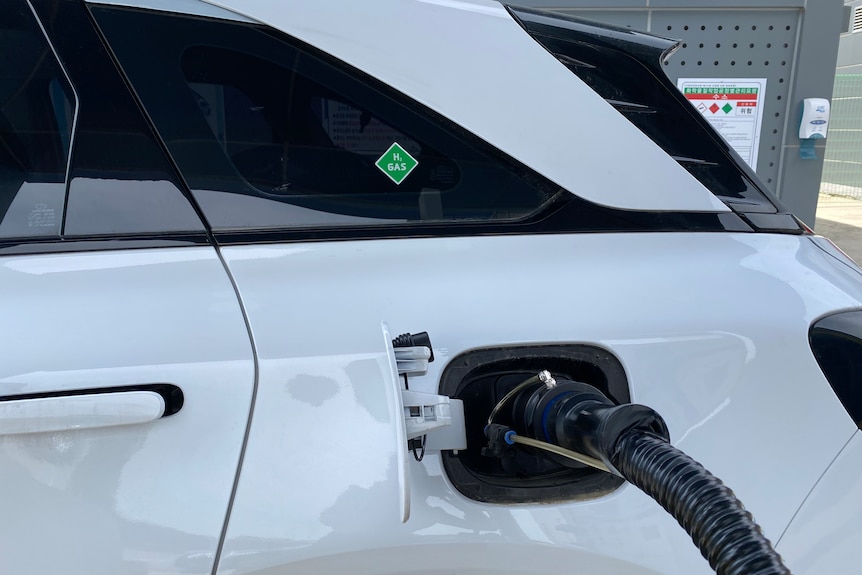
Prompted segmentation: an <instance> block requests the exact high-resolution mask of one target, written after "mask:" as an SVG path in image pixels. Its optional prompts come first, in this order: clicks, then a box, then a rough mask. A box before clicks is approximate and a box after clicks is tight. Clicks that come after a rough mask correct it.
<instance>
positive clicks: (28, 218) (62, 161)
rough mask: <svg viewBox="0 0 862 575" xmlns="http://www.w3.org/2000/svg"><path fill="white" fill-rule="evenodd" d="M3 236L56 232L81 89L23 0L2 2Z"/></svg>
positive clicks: (0, 222)
mask: <svg viewBox="0 0 862 575" xmlns="http://www.w3.org/2000/svg"><path fill="white" fill-rule="evenodd" d="M0 54H3V58H2V59H0V237H3V238H19V237H22V238H26V237H45V236H59V234H60V225H61V222H62V219H63V204H64V201H65V196H66V171H67V166H68V162H69V154H70V149H71V141H72V125H73V119H74V116H75V110H76V105H77V102H76V97H75V93H74V91H73V89H72V86H71V84H70V83H69V80H68V79H67V78H66V76H65V74H64V73H63V70H62V68H61V67H60V64H59V63H58V61H57V58H56V56H55V55H54V53H53V51H52V50H51V46H50V45H49V44H48V41H47V40H46V38H45V36H44V34H43V33H42V31H41V30H40V28H39V25H38V23H37V21H36V19H35V18H34V16H33V13H32V12H31V11H30V8H29V7H28V6H27V4H26V2H24V1H23V0H22V1H11V2H4V3H3V4H2V5H0Z"/></svg>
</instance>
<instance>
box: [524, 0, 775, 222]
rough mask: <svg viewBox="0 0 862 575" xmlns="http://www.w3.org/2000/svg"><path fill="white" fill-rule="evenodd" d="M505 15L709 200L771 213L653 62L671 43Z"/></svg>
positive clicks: (751, 180)
mask: <svg viewBox="0 0 862 575" xmlns="http://www.w3.org/2000/svg"><path fill="white" fill-rule="evenodd" d="M513 12H514V15H515V16H516V17H517V18H519V19H520V21H521V23H522V24H523V25H524V27H525V28H526V29H527V31H528V32H529V33H530V34H531V35H532V36H533V38H535V39H536V41H538V42H539V43H540V44H541V45H542V46H544V47H545V48H546V49H547V50H548V51H549V52H551V53H552V54H553V55H554V56H556V57H557V58H558V59H559V60H560V61H561V62H562V63H563V64H565V65H566V66H567V67H568V68H569V69H570V70H571V71H572V72H573V73H575V74H576V75H577V76H578V77H579V78H580V79H581V80H583V81H584V83H585V84H587V85H588V86H590V87H591V88H592V89H593V90H594V91H595V92H596V93H597V94H599V95H600V96H602V97H603V98H605V100H607V101H608V102H609V103H610V104H611V105H613V106H614V107H615V108H616V109H617V110H619V112H620V113H621V114H623V115H624V116H625V117H626V118H627V119H628V120H629V121H630V122H631V123H632V124H634V125H635V126H637V127H638V128H639V129H640V130H641V131H642V132H643V133H644V134H645V135H646V136H647V137H649V138H650V139H651V140H652V141H653V142H655V143H656V144H657V145H658V146H659V147H661V148H662V149H663V150H664V151H665V152H667V154H669V155H670V156H672V157H673V158H674V159H676V160H677V161H678V162H679V163H680V164H681V165H682V166H683V167H684V168H685V169H686V170H688V171H689V172H690V173H691V175H693V176H694V177H695V178H697V179H698V180H699V181H700V182H701V183H702V184H703V185H704V186H705V187H706V188H707V189H709V190H710V191H711V192H712V193H713V194H715V195H717V196H719V197H721V199H722V200H724V201H725V202H727V203H729V204H731V205H732V206H734V207H737V206H741V207H742V211H769V212H774V211H775V206H774V205H773V203H772V200H771V199H770V198H769V197H768V195H767V193H766V192H765V191H764V190H763V189H761V188H760V187H759V186H758V184H757V183H756V181H757V177H756V175H755V174H754V173H753V172H751V171H750V170H749V169H748V168H747V166H746V165H745V164H744V163H743V162H742V160H741V159H739V157H738V156H737V155H736V153H735V152H734V151H733V150H732V148H731V147H730V146H728V145H727V143H726V142H724V140H722V138H721V137H720V136H719V135H718V134H717V133H716V132H715V130H713V129H712V128H711V127H710V125H709V124H708V123H707V122H706V120H704V119H703V117H702V116H701V115H700V113H699V112H697V111H695V110H694V109H693V108H692V106H691V105H690V104H689V103H688V102H687V101H686V100H685V98H684V97H683V96H682V95H681V94H680V93H679V91H678V90H677V89H676V86H674V84H673V82H671V81H670V79H669V78H668V77H667V75H666V74H665V71H664V69H663V68H662V65H661V62H662V60H663V59H664V58H665V57H666V56H667V51H668V50H670V49H671V48H672V47H673V46H674V45H675V42H673V41H670V40H666V39H663V38H658V37H654V36H650V35H648V34H641V33H639V32H634V31H632V30H629V29H620V28H614V27H613V26H606V25H603V24H598V23H595V22H588V21H585V20H579V19H577V18H573V17H569V16H566V15H558V14H552V13H549V12H544V11H540V10H533V9H527V8H518V9H513Z"/></svg>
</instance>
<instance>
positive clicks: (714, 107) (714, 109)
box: [709, 104, 721, 114]
mask: <svg viewBox="0 0 862 575" xmlns="http://www.w3.org/2000/svg"><path fill="white" fill-rule="evenodd" d="M719 110H721V108H719V107H718V104H713V105H712V106H710V107H709V111H710V112H712V113H713V114H715V113H716V112H718V111H719Z"/></svg>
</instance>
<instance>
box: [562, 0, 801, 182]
mask: <svg viewBox="0 0 862 575" xmlns="http://www.w3.org/2000/svg"><path fill="white" fill-rule="evenodd" d="M555 10H557V11H559V12H563V13H566V14H570V15H572V16H578V17H580V18H587V19H591V20H597V21H600V22H606V23H609V24H614V25H617V26H624V27H629V28H633V29H636V30H646V31H649V32H652V33H653V34H658V35H660V36H666V37H669V38H674V39H677V40H681V41H682V45H681V47H680V48H679V49H678V50H677V51H676V53H674V55H673V56H672V57H671V58H670V60H669V61H668V62H667V63H666V70H667V74H668V76H669V77H670V78H671V79H673V81H674V82H676V80H677V79H678V78H766V80H767V82H766V96H765V98H766V99H765V104H766V105H765V109H764V112H763V114H764V115H763V125H762V128H761V133H760V148H759V151H758V159H757V166H756V168H757V173H758V175H759V176H760V177H761V178H762V179H763V181H764V182H765V183H766V184H767V186H769V187H770V189H772V190H773V191H775V189H776V184H777V182H778V173H779V162H780V158H781V145H782V141H781V140H782V136H783V134H784V123H785V120H786V117H785V116H786V115H787V113H788V102H789V100H788V93H789V90H790V87H791V82H790V79H791V70H792V68H793V62H794V57H793V55H794V49H795V45H796V34H797V29H796V28H797V24H798V20H799V12H798V10H795V9H791V10H739V9H736V10H692V9H680V10H650V9H642V10H596V9H578V8H556V9H555Z"/></svg>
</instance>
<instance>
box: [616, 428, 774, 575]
mask: <svg viewBox="0 0 862 575" xmlns="http://www.w3.org/2000/svg"><path fill="white" fill-rule="evenodd" d="M612 462H613V464H614V467H616V469H617V471H619V473H620V474H621V475H622V476H623V477H624V478H625V479H626V480H627V481H628V482H630V483H632V484H633V485H635V486H637V487H638V488H640V489H641V490H642V491H644V492H645V493H646V494H648V495H649V496H651V497H652V498H653V499H655V500H656V501H657V502H658V503H659V504H660V505H661V506H662V507H664V509H665V510H666V511H667V512H668V513H670V514H671V515H673V517H674V518H675V519H676V520H677V521H678V522H679V524H680V525H681V526H682V527H683V529H685V530H686V532H688V534H689V535H691V538H692V540H693V541H694V544H695V545H697V547H698V549H700V551H701V553H702V554H703V556H704V557H705V558H706V559H707V560H708V561H709V564H710V565H711V566H712V568H713V569H714V570H715V572H716V573H717V574H718V575H790V570H789V569H788V568H787V567H785V566H784V563H783V562H782V561H781V556H780V555H778V553H777V552H776V551H775V549H773V547H772V544H771V543H770V542H769V540H768V539H767V538H766V537H765V536H764V535H763V533H762V532H761V530H760V526H759V525H757V523H755V522H754V519H753V518H752V516H751V513H749V512H748V511H746V510H745V508H744V507H743V506H742V503H741V502H740V501H739V500H738V499H737V498H736V496H735V495H734V494H733V491H731V490H730V489H729V488H728V487H727V486H725V485H724V484H723V483H722V482H721V480H719V479H718V478H717V477H715V476H714V475H712V474H711V473H710V472H709V471H707V470H706V469H705V468H704V467H703V466H702V465H701V464H700V463H698V462H697V461H695V460H694V459H692V458H691V457H689V456H688V455H686V454H685V453H683V452H682V451H680V450H679V449H676V448H675V447H673V446H672V445H671V444H670V443H668V442H667V441H665V439H663V438H660V437H656V436H654V435H652V434H649V433H642V432H639V431H638V430H632V431H631V432H629V433H628V434H627V435H626V436H624V437H623V438H622V439H621V440H620V442H619V443H618V444H617V448H616V452H615V453H614V454H613V458H612Z"/></svg>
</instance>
